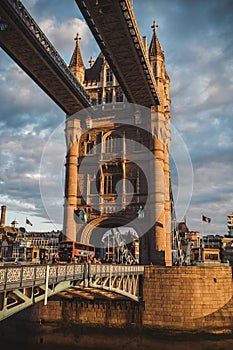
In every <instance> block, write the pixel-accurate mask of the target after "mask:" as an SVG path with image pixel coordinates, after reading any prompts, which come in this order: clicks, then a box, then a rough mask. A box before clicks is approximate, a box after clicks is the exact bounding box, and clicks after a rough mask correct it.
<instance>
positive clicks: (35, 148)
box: [0, 0, 233, 234]
mask: <svg viewBox="0 0 233 350" xmlns="http://www.w3.org/2000/svg"><path fill="white" fill-rule="evenodd" d="M23 4H24V5H25V7H26V8H27V9H28V11H29V12H30V13H31V15H32V16H33V17H34V19H35V20H36V21H37V23H38V24H39V26H40V27H41V28H42V30H43V31H44V32H45V34H46V35H47V37H48V38H49V40H50V41H51V42H52V43H53V44H54V46H55V47H56V49H57V50H58V52H59V53H60V54H61V56H62V57H63V59H64V60H65V61H66V62H67V63H69V60H70V57H71V55H72V52H73V49H74V44H75V41H74V38H75V36H76V33H77V32H79V34H80V35H81V37H82V40H81V45H82V53H83V57H84V61H85V64H86V67H88V60H89V57H90V56H91V55H92V56H93V57H94V58H96V57H97V55H98V54H99V49H98V47H97V45H96V43H95V41H94V39H93V38H92V35H91V33H90V31H89V29H88V27H87V25H86V23H85V21H84V20H83V18H82V16H81V14H80V12H79V10H78V7H77V6H76V3H75V1H74V0H66V1H64V0H50V1H48V0H24V1H23ZM134 10H135V16H136V19H137V21H138V24H139V28H140V31H141V34H142V35H147V37H148V40H149V41H150V39H151V36H152V29H151V25H152V23H153V20H154V19H156V21H157V23H158V25H159V28H158V36H159V39H160V43H161V46H162V47H163V50H164V53H165V56H166V68H167V71H168V74H169V76H170V79H171V99H172V110H171V122H172V124H173V126H174V128H175V129H176V130H177V131H178V132H179V134H180V136H181V137H182V139H183V142H184V143H185V145H186V146H187V149H188V151H189V154H190V157H191V162H192V167H193V180H192V178H191V174H190V172H189V169H187V174H186V177H187V180H188V181H189V179H190V182H192V185H193V192H192V198H191V202H190V205H189V207H188V208H187V211H186V219H187V224H188V226H189V228H190V229H192V230H201V231H202V232H204V233H216V234H217V233H220V234H225V233H226V215H227V214H228V213H229V212H232V211H233V190H232V189H233V151H232V150H233V137H232V135H233V36H232V32H233V2H232V1H231V0H221V1H219V0H205V1H203V0H195V1H187V0H144V1H140V0H134ZM0 106H1V108H0V126H1V128H0V137H1V149H0V157H1V168H0V193H1V200H0V204H1V205H2V204H6V205H7V223H10V222H11V221H12V220H14V219H15V218H16V219H17V220H18V221H19V223H20V225H21V226H24V225H25V218H26V217H28V218H30V221H31V222H33V224H34V226H33V227H32V228H33V229H35V230H39V231H44V230H52V229H55V230H56V229H59V228H60V227H61V223H62V204H63V193H62V192H63V188H62V186H63V184H62V182H61V181H60V180H59V181H60V182H59V191H57V187H56V186H55V185H54V182H56V179H54V178H53V177H52V173H53V172H55V173H56V172H58V171H60V170H59V166H60V154H57V155H56V156H55V157H54V164H53V166H52V167H51V169H47V171H48V174H47V176H45V179H46V181H47V183H46V186H45V188H44V192H46V193H47V194H48V197H49V198H50V199H49V200H50V202H49V203H51V208H52V209H51V211H52V212H53V215H52V218H51V215H49V217H48V215H47V214H46V210H45V209H46V208H45V203H44V201H43V196H41V188H40V181H42V182H43V179H41V175H40V164H41V159H43V158H42V155H43V152H44V147H45V146H46V143H47V142H48V141H49V140H51V142H52V141H53V140H54V138H57V137H58V136H59V137H60V129H61V126H60V128H59V125H61V123H63V122H64V119H65V115H64V113H63V112H62V111H61V110H60V109H59V107H57V106H56V105H55V103H54V102H52V101H51V100H50V99H49V97H47V96H46V95H45V93H44V92H43V91H41V90H40V88H39V87H37V86H36V85H35V83H33V82H32V81H31V80H30V78H29V77H28V76H27V75H26V74H25V73H24V72H22V70H21V69H20V68H19V67H17V65H16V64H15V63H14V62H13V61H12V60H11V59H10V58H9V57H8V56H7V55H6V54H5V53H4V52H3V51H2V50H1V49H0ZM57 128H58V129H57ZM51 142H50V144H49V146H51ZM60 147H61V149H60V152H62V141H61V145H60ZM172 147H173V144H172ZM47 148H48V147H47ZM60 152H59V153H60ZM42 163H43V162H42ZM42 168H43V164H42ZM44 171H45V169H44ZM60 172H61V171H60ZM184 172H185V170H184ZM172 174H173V179H172V180H173V182H174V192H176V176H175V172H173V173H172ZM42 187H43V186H42ZM182 192H183V197H185V196H186V193H187V189H186V188H185V187H184V188H183V189H182ZM56 206H57V207H56ZM58 206H59V210H57V208H58ZM177 211H178V212H179V208H177ZM202 214H204V215H206V216H208V217H210V218H211V219H212V222H211V224H205V223H204V224H202V222H201V215H202ZM32 228H30V229H32Z"/></svg>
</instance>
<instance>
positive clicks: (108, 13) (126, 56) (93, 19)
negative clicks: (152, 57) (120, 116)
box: [76, 0, 159, 107]
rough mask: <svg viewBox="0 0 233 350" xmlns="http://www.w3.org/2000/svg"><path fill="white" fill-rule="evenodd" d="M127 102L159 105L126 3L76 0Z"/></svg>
mask: <svg viewBox="0 0 233 350" xmlns="http://www.w3.org/2000/svg"><path fill="white" fill-rule="evenodd" d="M76 3H77V5H78V6H79V8H80V10H81V12H82V14H83V16H84V18H85V20H86V22H87V24H88V26H89V27H90V29H91V31H92V33H93V35H94V37H95V39H96V41H97V43H98V45H99V46H100V49H101V50H102V52H103V54H104V55H105V57H106V59H107V61H108V63H109V65H110V67H111V69H112V71H113V72H114V74H115V76H116V78H117V80H118V82H119V84H120V85H121V87H122V89H123V91H124V94H125V95H126V97H127V99H128V101H129V102H132V103H136V104H139V105H143V106H146V107H151V106H153V105H158V104H159V96H158V91H157V84H156V81H155V78H154V75H153V72H152V69H151V66H150V62H149V59H148V56H147V54H146V51H145V48H144V44H143V41H142V38H141V35H140V32H139V29H138V26H137V23H136V19H135V17H134V14H133V9H132V6H131V4H130V1H129V0H125V1H122V0H114V1H112V0H98V1H97V0H76Z"/></svg>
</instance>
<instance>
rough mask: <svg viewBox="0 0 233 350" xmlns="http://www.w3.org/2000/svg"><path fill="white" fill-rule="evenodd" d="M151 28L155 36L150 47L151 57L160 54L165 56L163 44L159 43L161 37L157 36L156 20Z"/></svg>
mask: <svg viewBox="0 0 233 350" xmlns="http://www.w3.org/2000/svg"><path fill="white" fill-rule="evenodd" d="M151 28H152V29H153V37H152V40H151V44H150V48H149V55H150V57H151V56H158V55H161V56H162V57H164V53H163V50H162V48H161V45H160V43H159V39H158V36H157V28H158V25H157V22H156V20H154V22H153V25H152V27H151Z"/></svg>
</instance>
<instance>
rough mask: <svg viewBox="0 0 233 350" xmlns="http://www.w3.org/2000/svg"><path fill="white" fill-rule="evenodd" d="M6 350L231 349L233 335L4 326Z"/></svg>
mask: <svg viewBox="0 0 233 350" xmlns="http://www.w3.org/2000/svg"><path fill="white" fill-rule="evenodd" d="M0 344H1V346H0V348H1V349H4V350H11V349H14V350H17V349H24V350H28V349H30V350H116V349H117V350H144V349H145V350H230V349H233V333H228V334H207V333H196V334H194V333H182V332H180V333H176V334H174V333H173V334H172V333H165V332H164V331H163V330H157V331H142V330H136V329H132V328H131V329H130V328H124V329H107V328H98V327H97V328H87V327H82V326H80V325H76V326H67V325H58V324H52V323H51V324H46V325H45V324H42V325H41V324H34V325H32V324H31V325H30V324H26V323H25V322H21V323H18V324H16V323H14V322H13V323H9V322H8V323H7V322H6V323H5V322H4V321H3V322H2V324H1V326H0Z"/></svg>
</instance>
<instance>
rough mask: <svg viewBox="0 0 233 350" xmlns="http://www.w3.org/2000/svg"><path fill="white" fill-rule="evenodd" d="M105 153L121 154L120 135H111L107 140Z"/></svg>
mask: <svg viewBox="0 0 233 350" xmlns="http://www.w3.org/2000/svg"><path fill="white" fill-rule="evenodd" d="M104 149H105V153H119V152H121V151H122V139H121V137H120V136H119V135H112V134H111V135H109V136H107V137H106V139H105V148H104Z"/></svg>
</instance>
